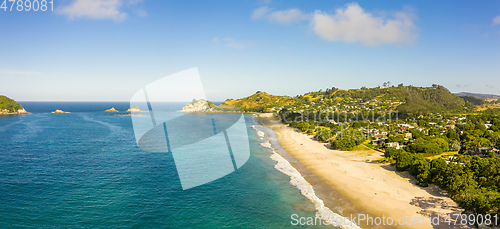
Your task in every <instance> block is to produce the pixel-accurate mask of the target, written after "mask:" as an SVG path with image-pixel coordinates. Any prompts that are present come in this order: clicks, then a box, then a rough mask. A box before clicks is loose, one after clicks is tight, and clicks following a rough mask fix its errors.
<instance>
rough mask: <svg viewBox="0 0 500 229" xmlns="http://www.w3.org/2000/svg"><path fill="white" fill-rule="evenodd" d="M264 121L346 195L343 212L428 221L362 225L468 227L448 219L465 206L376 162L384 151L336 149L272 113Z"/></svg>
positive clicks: (293, 151) (303, 162) (287, 147)
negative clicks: (435, 220) (435, 221)
mask: <svg viewBox="0 0 500 229" xmlns="http://www.w3.org/2000/svg"><path fill="white" fill-rule="evenodd" d="M260 120H261V121H262V123H263V124H264V125H266V126H267V127H269V128H271V129H272V130H273V131H274V132H275V134H276V136H277V139H278V142H279V143H280V145H281V146H282V147H283V148H284V149H285V150H286V151H287V152H288V154H290V155H291V156H293V157H294V158H295V159H296V160H298V161H299V163H300V164H301V165H303V166H304V167H305V168H307V169H308V170H309V171H310V172H312V173H313V174H314V175H315V176H317V177H318V178H319V179H320V180H321V181H322V182H324V183H325V184H327V185H328V186H330V187H331V188H332V189H334V190H335V191H336V192H338V193H339V194H340V195H341V196H342V198H345V201H346V202H347V204H348V205H349V206H350V207H349V208H345V209H344V210H343V211H342V212H340V213H341V214H342V215H343V216H349V215H350V214H353V215H354V214H356V215H357V214H359V213H360V212H361V213H363V214H368V215H369V216H371V217H374V218H375V217H391V218H392V219H394V223H395V224H397V223H398V220H399V219H400V217H403V218H404V220H406V221H407V222H410V221H411V219H413V221H416V220H415V219H419V218H420V219H421V218H422V217H423V219H424V224H423V225H422V224H421V223H418V224H419V225H398V226H395V225H394V224H393V226H388V225H379V226H377V225H367V224H366V223H361V224H360V226H361V227H362V228H467V227H458V226H454V225H448V224H446V223H444V222H443V221H444V217H446V215H447V214H459V213H460V212H461V210H462V209H460V208H459V207H458V205H457V204H456V203H455V202H454V201H453V200H451V199H450V198H449V197H448V196H447V195H446V193H445V192H444V191H443V190H441V189H439V188H438V187H436V186H433V185H431V186H429V187H425V188H423V187H419V186H417V185H415V182H414V181H413V179H411V177H410V176H409V175H408V174H407V173H400V172H396V171H395V168H394V167H393V166H391V165H387V164H380V163H375V162H370V161H371V160H373V159H377V158H380V157H382V155H381V153H380V152H377V151H359V152H356V151H354V152H344V151H338V150H331V149H329V148H328V144H326V143H321V142H318V141H315V140H313V138H312V136H309V135H306V134H303V133H301V132H298V131H295V130H294V129H293V128H290V127H288V126H286V125H284V124H282V123H280V122H279V121H277V119H275V118H273V117H272V114H260ZM308 179H311V178H308V177H306V180H308ZM313 186H314V187H315V188H316V186H315V185H314V184H313ZM326 203H328V200H326ZM332 203H335V201H333V202H332ZM327 206H328V204H327ZM429 214H433V215H437V214H439V215H440V216H441V219H440V221H441V223H440V224H439V226H437V225H431V223H430V220H431V219H430V218H429ZM407 219H408V220H407ZM402 222H403V221H402ZM412 224H413V223H412Z"/></svg>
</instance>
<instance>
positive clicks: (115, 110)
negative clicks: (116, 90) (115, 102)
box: [106, 107, 118, 112]
mask: <svg viewBox="0 0 500 229" xmlns="http://www.w3.org/2000/svg"><path fill="white" fill-rule="evenodd" d="M106 112H118V110H117V109H115V108H114V107H111V109H107V110H106Z"/></svg>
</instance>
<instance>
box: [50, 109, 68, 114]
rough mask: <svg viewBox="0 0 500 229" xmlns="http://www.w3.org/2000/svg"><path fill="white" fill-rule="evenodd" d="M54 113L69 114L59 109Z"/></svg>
mask: <svg viewBox="0 0 500 229" xmlns="http://www.w3.org/2000/svg"><path fill="white" fill-rule="evenodd" d="M52 113H57V114H62V113H68V112H66V111H62V110H59V109H57V110H55V111H53V112H52Z"/></svg>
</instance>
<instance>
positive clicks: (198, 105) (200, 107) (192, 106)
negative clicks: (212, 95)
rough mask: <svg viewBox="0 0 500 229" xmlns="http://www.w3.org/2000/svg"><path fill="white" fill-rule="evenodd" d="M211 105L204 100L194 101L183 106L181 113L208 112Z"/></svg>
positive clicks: (210, 109)
mask: <svg viewBox="0 0 500 229" xmlns="http://www.w3.org/2000/svg"><path fill="white" fill-rule="evenodd" d="M212 107H213V104H212V103H211V102H208V101H206V100H204V99H200V100H196V99H193V101H192V102H190V103H188V104H186V105H184V106H183V107H182V110H181V112H210V111H212Z"/></svg>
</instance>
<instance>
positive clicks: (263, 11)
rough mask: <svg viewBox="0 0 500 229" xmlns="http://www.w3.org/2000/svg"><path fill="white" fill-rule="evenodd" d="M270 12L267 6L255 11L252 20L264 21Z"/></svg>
mask: <svg viewBox="0 0 500 229" xmlns="http://www.w3.org/2000/svg"><path fill="white" fill-rule="evenodd" d="M268 12H269V8H268V7H267V6H263V7H259V8H257V9H256V10H254V11H253V14H252V18H253V19H262V18H264V17H265V16H266V14H267V13H268Z"/></svg>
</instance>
